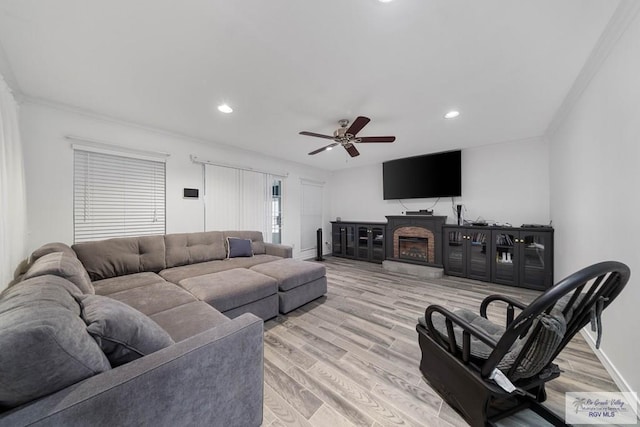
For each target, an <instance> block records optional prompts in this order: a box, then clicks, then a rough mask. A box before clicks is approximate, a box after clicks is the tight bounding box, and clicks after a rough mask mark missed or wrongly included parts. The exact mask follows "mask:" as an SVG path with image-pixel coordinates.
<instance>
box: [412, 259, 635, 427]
mask: <svg viewBox="0 0 640 427" xmlns="http://www.w3.org/2000/svg"><path fill="white" fill-rule="evenodd" d="M629 275H630V271H629V268H628V267H627V266H626V265H624V264H622V263H619V262H615V261H609V262H602V263H599V264H594V265H592V266H590V267H587V268H584V269H582V270H580V271H578V272H576V273H574V274H572V275H570V276H569V277H567V278H566V279H564V280H562V281H560V282H559V283H557V284H556V285H555V286H553V287H551V288H549V289H547V290H546V291H545V292H544V293H543V294H542V295H540V296H539V297H538V298H536V299H535V300H534V301H533V302H532V303H531V304H529V305H525V304H522V303H520V302H518V301H516V300H514V299H512V298H509V297H505V296H501V295H491V296H489V297H487V298H485V299H484V301H482V304H481V305H480V315H477V314H475V313H473V312H471V311H469V310H465V309H462V310H456V311H453V312H452V311H449V310H447V309H446V308H444V307H441V306H439V305H431V306H429V307H428V308H427V310H426V312H425V317H424V318H421V319H420V321H419V323H418V325H417V326H416V329H417V331H418V339H419V343H420V349H421V350H422V361H421V362H420V370H421V371H422V374H423V375H424V377H425V378H426V379H427V380H428V381H429V383H430V384H431V385H432V386H433V387H434V388H435V389H436V390H437V391H438V392H439V393H440V395H441V396H442V397H443V399H444V400H446V401H447V402H448V403H449V404H450V405H451V406H452V407H453V408H454V409H456V410H457V411H459V412H460V414H461V415H462V416H463V417H464V419H465V420H466V421H467V422H468V423H469V424H471V425H472V426H485V425H494V423H495V422H496V421H498V420H500V419H502V418H504V417H507V416H509V415H512V414H514V413H516V412H518V411H520V410H522V409H525V408H530V409H532V410H533V411H534V412H536V413H537V414H539V415H540V416H542V417H543V418H544V419H546V420H547V421H548V422H550V423H552V424H553V425H557V426H564V425H565V423H564V420H563V419H562V418H561V417H559V416H558V415H556V414H554V413H553V412H552V411H550V410H549V409H547V408H545V407H544V406H543V405H542V404H541V403H542V402H544V400H545V399H546V392H545V383H546V382H548V381H550V380H553V379H555V378H557V377H558V376H559V375H560V370H559V368H558V366H557V365H555V364H554V363H553V360H554V359H555V358H556V356H557V355H558V354H559V353H560V352H561V351H562V349H564V347H565V346H566V345H567V343H569V341H570V340H571V338H573V336H574V335H575V334H576V333H577V332H578V331H579V330H580V329H582V328H583V327H584V326H585V325H586V324H587V323H589V322H592V327H594V326H595V330H596V331H597V334H598V338H597V343H596V345H597V346H599V344H600V337H601V333H602V324H601V322H600V315H601V313H602V310H604V309H605V308H606V307H608V306H609V304H611V302H612V301H613V300H614V299H615V298H616V297H617V296H618V294H619V293H620V292H621V291H622V289H623V288H624V286H625V285H626V283H627V281H628V280H629ZM497 301H499V302H503V303H506V304H507V310H506V326H505V327H502V326H499V325H496V324H494V323H492V322H491V321H490V320H488V319H487V307H488V306H489V305H490V304H491V303H493V302H497ZM515 309H518V310H521V311H520V313H519V315H518V316H517V317H516V316H515ZM505 380H506V381H505ZM498 384H502V386H501V385H498Z"/></svg>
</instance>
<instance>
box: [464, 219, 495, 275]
mask: <svg viewBox="0 0 640 427" xmlns="http://www.w3.org/2000/svg"><path fill="white" fill-rule="evenodd" d="M466 236H467V239H466V240H467V244H468V252H467V276H468V277H470V278H472V279H478V280H489V278H490V277H491V270H490V264H489V258H490V253H491V250H490V249H489V250H487V247H489V248H490V245H488V244H489V243H490V242H491V231H488V230H482V231H477V230H467V233H466Z"/></svg>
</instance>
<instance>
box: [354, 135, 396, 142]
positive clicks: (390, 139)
mask: <svg viewBox="0 0 640 427" xmlns="http://www.w3.org/2000/svg"><path fill="white" fill-rule="evenodd" d="M358 139H359V140H360V141H358V142H393V141H395V140H396V137H395V136H363V137H361V138H358Z"/></svg>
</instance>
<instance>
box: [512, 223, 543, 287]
mask: <svg viewBox="0 0 640 427" xmlns="http://www.w3.org/2000/svg"><path fill="white" fill-rule="evenodd" d="M548 240H549V235H548V234H543V233H536V232H522V233H521V238H520V245H521V247H522V257H521V270H520V274H521V276H520V279H521V283H522V285H523V286H526V287H531V288H536V289H546V288H547V287H548V286H550V285H551V284H550V283H547V282H548V275H549V274H548V272H549V271H550V268H549V266H547V262H549V261H548V260H547V258H549V255H548V252H547V250H548V248H549V247H550V242H548ZM545 267H546V268H545Z"/></svg>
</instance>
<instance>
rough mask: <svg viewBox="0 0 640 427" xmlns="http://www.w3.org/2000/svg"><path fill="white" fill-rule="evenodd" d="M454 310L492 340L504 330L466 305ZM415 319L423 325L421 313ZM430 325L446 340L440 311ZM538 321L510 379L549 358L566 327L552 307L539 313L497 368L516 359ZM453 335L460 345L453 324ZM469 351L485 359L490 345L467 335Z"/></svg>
mask: <svg viewBox="0 0 640 427" xmlns="http://www.w3.org/2000/svg"><path fill="white" fill-rule="evenodd" d="M454 314H456V315H458V316H459V317H461V318H462V319H464V320H465V321H466V322H467V323H469V324H471V325H474V326H475V327H476V328H479V329H480V330H482V331H483V332H484V333H486V334H487V335H489V336H490V337H492V338H493V339H494V340H496V341H499V340H500V338H501V337H502V335H503V334H504V332H505V328H503V327H502V326H500V325H496V324H495V323H493V322H491V321H490V320H488V319H486V318H484V317H482V316H480V315H479V314H476V313H474V312H472V311H470V310H467V309H459V310H455V311H454ZM418 322H419V323H420V324H421V325H423V326H424V327H427V326H426V320H425V318H424V317H421V318H420V319H418ZM432 322H433V326H434V328H435V329H436V331H438V333H439V334H440V335H441V336H442V338H443V339H444V340H447V337H448V334H447V328H446V324H445V318H444V316H443V315H441V314H439V313H436V314H434V315H433V317H432ZM538 325H540V330H539V331H538V332H537V334H536V336H535V337H534V338H533V342H532V345H531V346H530V347H529V349H528V350H527V352H526V353H525V354H524V356H523V358H522V360H520V362H519V364H518V366H516V369H515V372H514V373H513V374H512V375H511V376H510V377H509V379H510V380H511V381H517V380H519V379H522V378H529V377H531V376H533V375H535V374H537V373H538V372H540V370H542V369H543V368H544V367H545V366H546V365H547V364H548V363H549V361H550V360H551V357H552V356H553V352H554V351H555V350H556V349H557V348H558V345H559V344H560V342H561V341H562V338H563V337H564V334H565V332H566V330H567V322H566V320H565V318H564V316H563V314H562V312H560V311H559V310H555V309H554V310H552V311H551V313H549V314H542V315H540V316H539V317H538V318H537V319H535V320H534V321H533V323H532V324H531V327H530V328H529V331H528V333H527V334H526V335H525V336H524V337H522V338H519V339H518V340H516V342H515V343H514V344H513V346H512V347H511V349H510V350H509V351H508V352H507V353H506V354H505V356H504V357H503V358H502V360H501V361H500V363H498V369H500V370H501V371H503V372H504V373H505V374H506V373H507V372H508V371H509V370H510V369H511V367H512V366H513V364H514V363H515V361H516V359H517V358H518V356H519V355H520V353H521V352H522V351H523V349H524V346H525V344H526V342H527V341H528V340H529V339H530V338H531V335H532V334H533V333H534V332H535V330H536V328H537V326H538ZM453 331H454V335H455V338H456V344H457V345H458V347H459V348H460V349H462V341H463V340H462V328H460V327H459V326H457V325H454V326H453ZM470 343H471V348H470V350H471V355H472V356H473V357H476V358H479V359H482V360H486V359H488V358H489V356H490V355H491V353H492V351H493V350H492V348H491V347H489V346H488V345H486V344H485V343H483V342H482V341H480V340H479V339H477V338H475V337H474V336H473V335H472V336H471V342H470Z"/></svg>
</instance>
